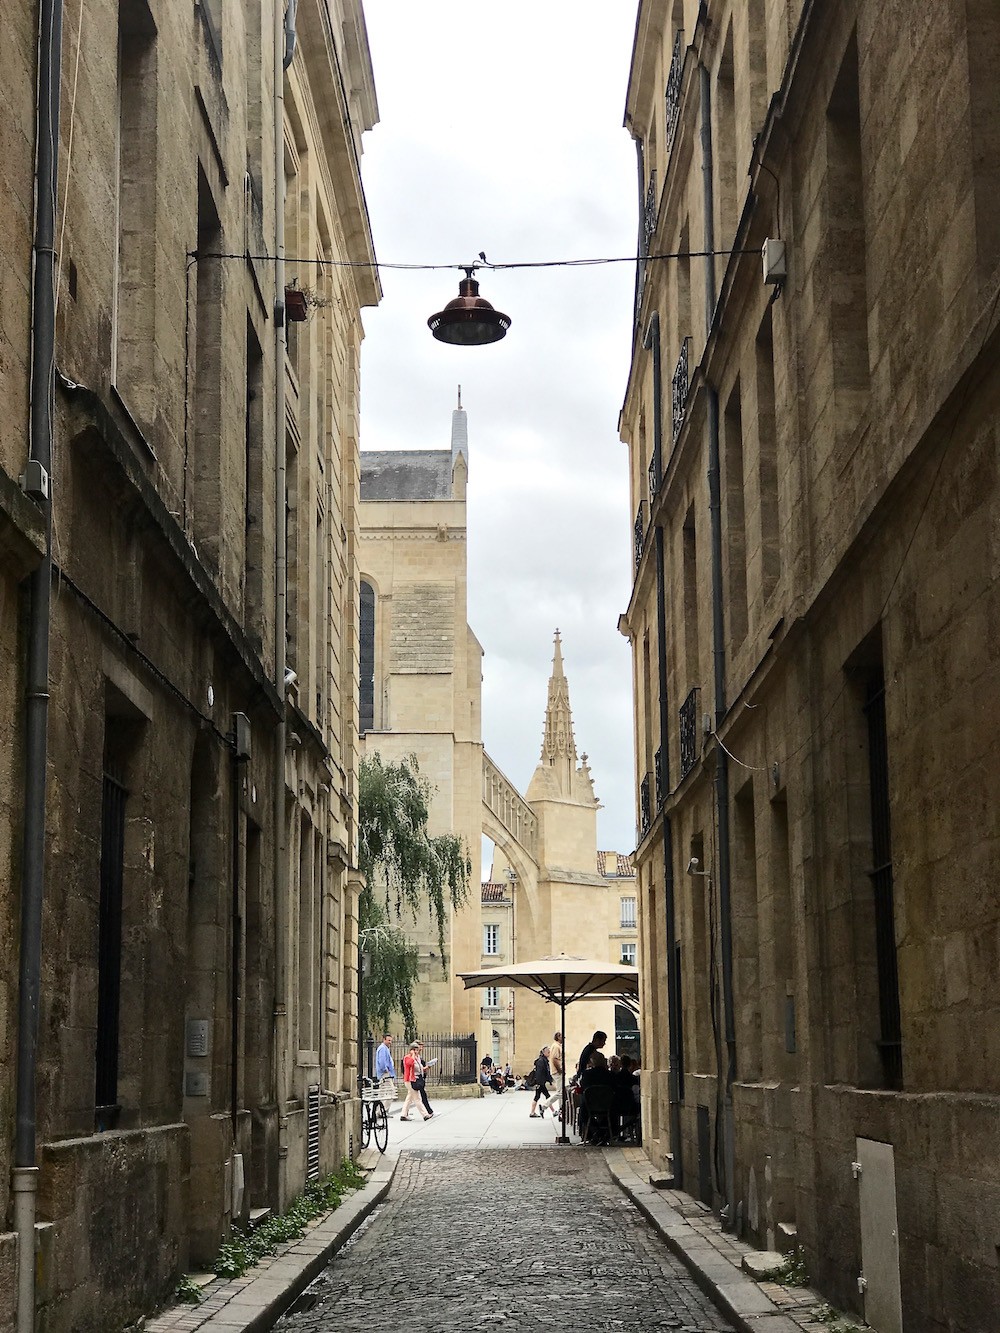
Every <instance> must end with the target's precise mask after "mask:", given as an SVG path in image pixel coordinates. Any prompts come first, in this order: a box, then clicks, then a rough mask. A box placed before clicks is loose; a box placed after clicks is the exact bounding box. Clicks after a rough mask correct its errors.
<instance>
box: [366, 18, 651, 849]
mask: <svg viewBox="0 0 1000 1333" xmlns="http://www.w3.org/2000/svg"><path fill="white" fill-rule="evenodd" d="M635 11H636V6H635V3H634V0H602V2H599V0H531V3H528V2H527V0H504V2H503V3H491V2H490V0H365V14H366V18H367V23H368V36H369V41H370V45H371V53H372V63H373V66H374V70H375V86H376V90H377V95H378V103H379V115H380V123H379V125H377V126H376V128H375V129H374V130H373V131H372V132H371V133H370V134H368V135H366V136H365V143H364V147H365V153H364V160H363V164H362V168H363V174H364V181H365V189H366V193H367V198H368V207H369V212H370V214H371V222H372V230H373V233H374V237H375V249H376V254H377V256H378V258H379V260H380V261H381V262H382V263H387V262H403V263H428V264H439V263H440V264H460V263H464V262H471V261H472V260H473V259H475V258H476V256H477V255H478V253H479V251H480V250H483V251H485V253H486V256H487V258H488V259H489V260H491V261H492V262H494V263H516V262H522V261H528V260H532V261H535V260H545V261H550V260H566V259H581V258H595V257H609V256H627V255H631V254H634V253H635V240H636V214H637V203H636V192H637V187H636V166H635V149H634V147H633V144H632V142H631V139H630V137H629V135H628V133H627V132H626V130H625V129H624V128H623V127H622V119H623V114H624V105H625V91H626V84H627V79H628V67H629V56H630V52H631V45H632V37H633V32H634V26H635ZM461 276H462V275H461V273H459V272H458V271H454V272H449V271H441V272H417V273H411V272H396V271H393V270H390V269H383V271H382V286H383V292H384V296H383V299H382V304H381V306H379V308H378V309H377V310H370V311H366V312H365V315H364V323H365V330H366V339H365V344H364V350H363V360H362V448H363V449H441V448H446V447H447V446H448V443H449V437H450V429H451V412H452V409H453V408H454V406H455V399H456V387H457V385H458V384H461V386H462V403H463V406H464V407H465V408H466V410H467V412H468V423H469V455H470V458H469V492H468V526H469V623H470V624H471V626H472V629H473V631H474V632H475V634H476V635H477V637H478V638H479V641H480V642H481V644H482V646H483V650H484V659H483V677H484V679H483V741H484V743H485V746H486V749H487V751H488V752H489V754H490V755H491V756H492V758H493V759H494V761H495V762H496V763H497V764H498V765H499V766H500V768H501V769H502V770H503V771H504V772H505V773H506V774H507V776H508V777H509V778H510V779H511V780H512V781H513V782H514V783H515V784H516V785H517V786H518V787H519V789H520V790H521V791H522V792H523V791H524V789H525V787H526V785H527V783H528V781H529V779H530V777H531V774H532V772H533V771H534V769H535V766H536V764H537V762H538V757H539V752H540V747H541V739H542V725H543V721H544V716H545V704H546V686H547V682H548V677H549V673H550V670H551V663H552V638H553V633H554V631H555V629H556V628H557V627H558V628H559V629H560V630H561V632H562V638H563V655H564V660H565V664H566V674H567V677H568V679H569V688H570V702H571V704H572V709H573V721H574V730H575V735H576V744H577V751H578V753H582V752H584V751H585V752H586V753H587V754H588V756H589V760H590V766H591V770H592V773H593V777H594V785H595V789H596V791H597V795H598V797H599V798H600V800H601V801H602V803H603V805H604V809H603V810H602V811H601V812H600V814H599V816H598V842H599V845H600V846H601V847H603V848H606V849H609V850H610V849H614V850H617V851H631V850H632V848H633V846H634V843H635V797H634V789H633V769H632V705H631V665H630V657H629V651H628V644H627V641H626V640H625V639H623V638H622V637H621V636H620V635H619V633H618V629H617V621H618V616H619V614H620V613H621V612H622V611H624V610H625V608H626V606H627V604H628V597H629V590H630V586H631V556H630V534H631V526H632V521H631V516H630V514H629V498H628V477H627V455H626V450H625V446H624V445H623V444H622V443H621V442H620V441H619V439H618V432H617V423H618V413H619V410H620V408H621V404H622V400H623V398H624V394H625V384H626V376H627V374H628V363H629V352H630V338H631V311H632V297H633V282H634V266H633V265H632V264H614V265H607V266H602V267H596V268H576V269H574V268H555V269H526V270H514V271H500V272H495V273H491V272H489V271H486V270H484V271H482V272H480V274H479V275H478V277H479V281H480V284H481V294H482V295H483V296H484V297H486V299H487V300H489V301H491V302H492V303H493V305H494V306H496V307H497V309H499V310H502V311H504V312H505V313H506V314H508V315H509V316H510V317H511V320H512V325H511V329H510V332H509V333H508V335H507V337H506V338H505V339H504V341H503V342H501V343H498V344H495V345H493V346H490V347H469V348H460V347H449V346H447V345H445V344H443V343H438V342H436V341H435V340H434V339H433V338H432V337H431V334H430V331H429V330H428V328H427V323H426V321H427V318H428V316H429V315H431V314H432V313H434V312H435V311H437V310H440V309H441V308H442V306H443V305H444V304H445V303H446V302H447V301H449V300H451V299H452V297H454V296H456V295H457V294H458V282H459V279H460V278H461ZM483 869H484V873H485V872H486V870H487V869H488V867H486V866H484V867H483Z"/></svg>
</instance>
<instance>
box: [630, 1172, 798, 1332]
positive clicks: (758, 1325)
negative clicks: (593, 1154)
mask: <svg viewBox="0 0 1000 1333" xmlns="http://www.w3.org/2000/svg"><path fill="white" fill-rule="evenodd" d="M604 1160H605V1161H606V1162H607V1164H608V1170H609V1171H610V1172H611V1178H612V1179H613V1180H614V1182H615V1184H616V1185H617V1186H618V1187H619V1189H621V1190H622V1191H623V1193H625V1194H626V1195H627V1196H628V1197H629V1198H630V1199H631V1200H632V1202H633V1203H634V1204H635V1206H636V1207H637V1208H638V1209H639V1211H640V1212H641V1213H642V1214H643V1215H644V1216H645V1217H646V1219H647V1220H648V1221H649V1223H650V1224H651V1225H652V1226H653V1228H654V1229H655V1230H656V1231H658V1232H659V1234H660V1235H661V1236H662V1237H663V1239H664V1240H665V1241H666V1243H667V1246H668V1247H669V1249H670V1250H671V1251H672V1253H673V1254H675V1255H676V1256H677V1258H678V1259H680V1261H681V1263H683V1264H684V1266H685V1267H686V1268H687V1269H688V1271H689V1272H690V1273H691V1276H692V1277H693V1278H694V1280H695V1281H696V1282H697V1284H698V1286H699V1287H700V1288H701V1290H702V1291H703V1292H704V1293H705V1295H706V1296H707V1297H708V1298H709V1300H711V1301H712V1302H713V1304H715V1305H716V1306H717V1307H718V1309H719V1310H721V1312H722V1313H723V1314H724V1315H725V1316H726V1317H727V1318H728V1319H731V1320H732V1322H733V1324H734V1325H735V1326H736V1328H738V1329H739V1330H740V1333H801V1326H800V1325H799V1324H797V1323H796V1322H795V1320H794V1319H790V1318H789V1316H788V1315H787V1314H785V1312H784V1311H783V1310H779V1309H778V1307H777V1306H776V1305H775V1304H774V1302H773V1301H772V1300H771V1299H770V1298H769V1297H768V1296H767V1295H766V1294H765V1293H764V1292H763V1291H761V1289H760V1287H758V1285H757V1283H756V1282H754V1281H753V1280H752V1279H751V1278H749V1277H747V1275H746V1274H745V1273H743V1272H742V1271H741V1270H740V1269H739V1268H737V1267H736V1265H735V1264H734V1263H732V1262H730V1260H729V1259H727V1258H726V1257H725V1255H723V1254H720V1252H719V1251H718V1250H716V1249H715V1248H714V1247H713V1246H712V1245H709V1244H708V1243H707V1242H706V1241H705V1240H704V1239H703V1238H702V1237H701V1236H699V1235H698V1233H697V1232H696V1231H695V1230H694V1228H693V1227H691V1226H690V1224H689V1223H688V1222H687V1221H686V1220H685V1218H684V1217H682V1215H681V1214H680V1213H679V1212H678V1211H677V1209H676V1208H674V1207H672V1206H671V1205H670V1204H669V1203H668V1202H667V1200H666V1199H665V1198H664V1197H663V1194H662V1192H661V1191H660V1190H658V1189H656V1188H655V1187H654V1186H653V1185H650V1184H647V1183H646V1182H645V1181H644V1180H643V1179H642V1177H641V1176H640V1175H639V1173H638V1172H637V1171H636V1169H635V1167H634V1166H633V1165H632V1164H631V1163H630V1162H629V1161H628V1160H627V1159H626V1157H625V1155H624V1153H623V1152H622V1150H621V1149H620V1148H606V1149H605V1150H604Z"/></svg>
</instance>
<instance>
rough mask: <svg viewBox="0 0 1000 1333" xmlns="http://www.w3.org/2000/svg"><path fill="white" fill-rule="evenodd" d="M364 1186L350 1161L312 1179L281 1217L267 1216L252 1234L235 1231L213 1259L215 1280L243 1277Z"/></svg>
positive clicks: (361, 1172) (355, 1167)
mask: <svg viewBox="0 0 1000 1333" xmlns="http://www.w3.org/2000/svg"><path fill="white" fill-rule="evenodd" d="M364 1183H365V1176H364V1172H363V1171H360V1170H359V1169H358V1167H357V1166H355V1164H354V1163H353V1162H351V1161H347V1160H345V1161H344V1162H342V1163H341V1166H340V1170H339V1171H334V1172H332V1173H331V1174H330V1175H328V1176H324V1177H323V1179H322V1180H312V1181H310V1182H309V1184H308V1185H307V1186H306V1187H305V1189H304V1190H303V1191H302V1193H301V1194H300V1195H299V1197H298V1198H297V1199H295V1200H294V1202H293V1203H292V1204H291V1206H290V1207H289V1209H288V1211H287V1212H286V1213H283V1214H282V1215H281V1216H280V1217H269V1218H268V1219H267V1221H266V1222H262V1223H261V1225H260V1226H259V1227H255V1228H254V1230H253V1231H242V1230H234V1231H233V1233H232V1235H231V1236H230V1238H229V1240H228V1241H226V1243H225V1245H223V1246H222V1247H221V1249H220V1250H219V1253H218V1254H217V1255H216V1256H215V1263H214V1264H213V1265H212V1270H213V1272H214V1273H215V1274H216V1276H217V1277H225V1278H234V1277H242V1276H243V1274H244V1273H245V1272H246V1271H247V1269H248V1268H253V1266H254V1264H258V1263H260V1261H261V1259H263V1258H264V1257H265V1255H268V1254H277V1252H278V1246H279V1245H283V1244H285V1243H286V1242H288V1241H292V1240H298V1238H299V1237H300V1236H302V1235H304V1234H305V1232H306V1228H307V1227H308V1226H309V1223H310V1222H312V1221H314V1220H315V1219H316V1218H317V1217H322V1216H323V1214H324V1213H329V1212H331V1211H332V1210H333V1209H334V1208H336V1207H337V1206H338V1204H340V1202H341V1201H342V1199H343V1198H344V1196H345V1195H346V1194H349V1193H350V1191H351V1190H356V1189H360V1188H361V1186H362V1185H363V1184H364Z"/></svg>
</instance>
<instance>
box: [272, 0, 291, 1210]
mask: <svg viewBox="0 0 1000 1333" xmlns="http://www.w3.org/2000/svg"><path fill="white" fill-rule="evenodd" d="M294 21H295V10H294V4H290V5H289V7H288V11H287V13H285V12H283V11H282V6H281V3H280V0H275V4H274V109H273V117H274V255H275V258H274V687H275V689H276V690H277V691H278V697H279V698H280V700H281V705H280V713H279V718H278V723H277V726H276V727H275V731H274V811H273V819H274V934H275V969H274V1099H275V1102H276V1104H277V1107H278V1206H279V1207H283V1206H284V1203H285V1198H286V1179H287V1156H288V1133H287V1122H286V1115H285V1108H286V1107H287V1105H288V1099H289V1087H288V1036H289V1032H288V1029H289V1022H288V965H287V964H288V847H287V817H286V812H285V731H286V724H285V716H286V707H287V695H288V687H287V685H286V684H285V668H286V666H287V659H286V655H285V616H286V602H287V597H286V591H287V589H286V584H287V577H288V569H287V560H286V553H285V541H286V533H285V490H286V479H285V354H286V350H287V338H286V329H285V128H284V127H285V70H286V68H287V67H288V65H289V64H291V58H292V55H293V54H294ZM289 23H291V24H292V25H293V26H292V28H291V36H290V35H289V31H288V28H287V26H286V25H287V24H289Z"/></svg>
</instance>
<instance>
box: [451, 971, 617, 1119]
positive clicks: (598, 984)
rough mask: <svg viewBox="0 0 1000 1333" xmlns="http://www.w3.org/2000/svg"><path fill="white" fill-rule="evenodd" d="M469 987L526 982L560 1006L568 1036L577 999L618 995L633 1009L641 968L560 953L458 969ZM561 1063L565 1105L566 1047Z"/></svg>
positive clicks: (561, 1025)
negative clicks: (475, 969) (477, 968)
mask: <svg viewBox="0 0 1000 1333" xmlns="http://www.w3.org/2000/svg"><path fill="white" fill-rule="evenodd" d="M458 975H459V976H460V977H461V978H462V981H463V982H464V983H465V989H466V990H474V989H475V988H476V987H477V986H523V987H524V989H525V990H530V991H531V992H533V994H535V995H540V996H541V998H542V999H543V1000H549V1001H550V1002H551V1003H552V1004H557V1005H558V1006H559V1013H560V1021H559V1031H560V1032H561V1033H562V1034H563V1037H564V1039H565V1034H566V1006H567V1005H568V1004H572V1003H573V1001H574V1000H588V999H592V998H594V997H595V996H597V997H601V998H603V999H615V1000H618V1001H619V1002H620V1003H621V1004H625V1005H627V1006H628V1007H629V1008H630V1009H632V1010H633V1011H636V1010H637V1009H638V1004H639V969H638V968H637V967H631V966H630V965H629V964H628V963H606V962H604V961H603V960H602V959H599V958H577V957H576V956H574V955H573V954H566V953H557V954H551V955H550V956H549V957H547V958H535V959H532V960H531V961H530V962H527V963H498V964H497V965H496V966H494V967H484V968H483V969H482V970H481V971H479V972H459V973H458ZM563 1050H564V1058H563V1067H562V1099H563V1107H564V1108H565V1105H566V1060H565V1047H564V1048H563ZM558 1142H559V1143H569V1135H568V1134H567V1133H566V1120H565V1116H564V1117H563V1124H562V1133H561V1135H560V1136H559V1139H558Z"/></svg>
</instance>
